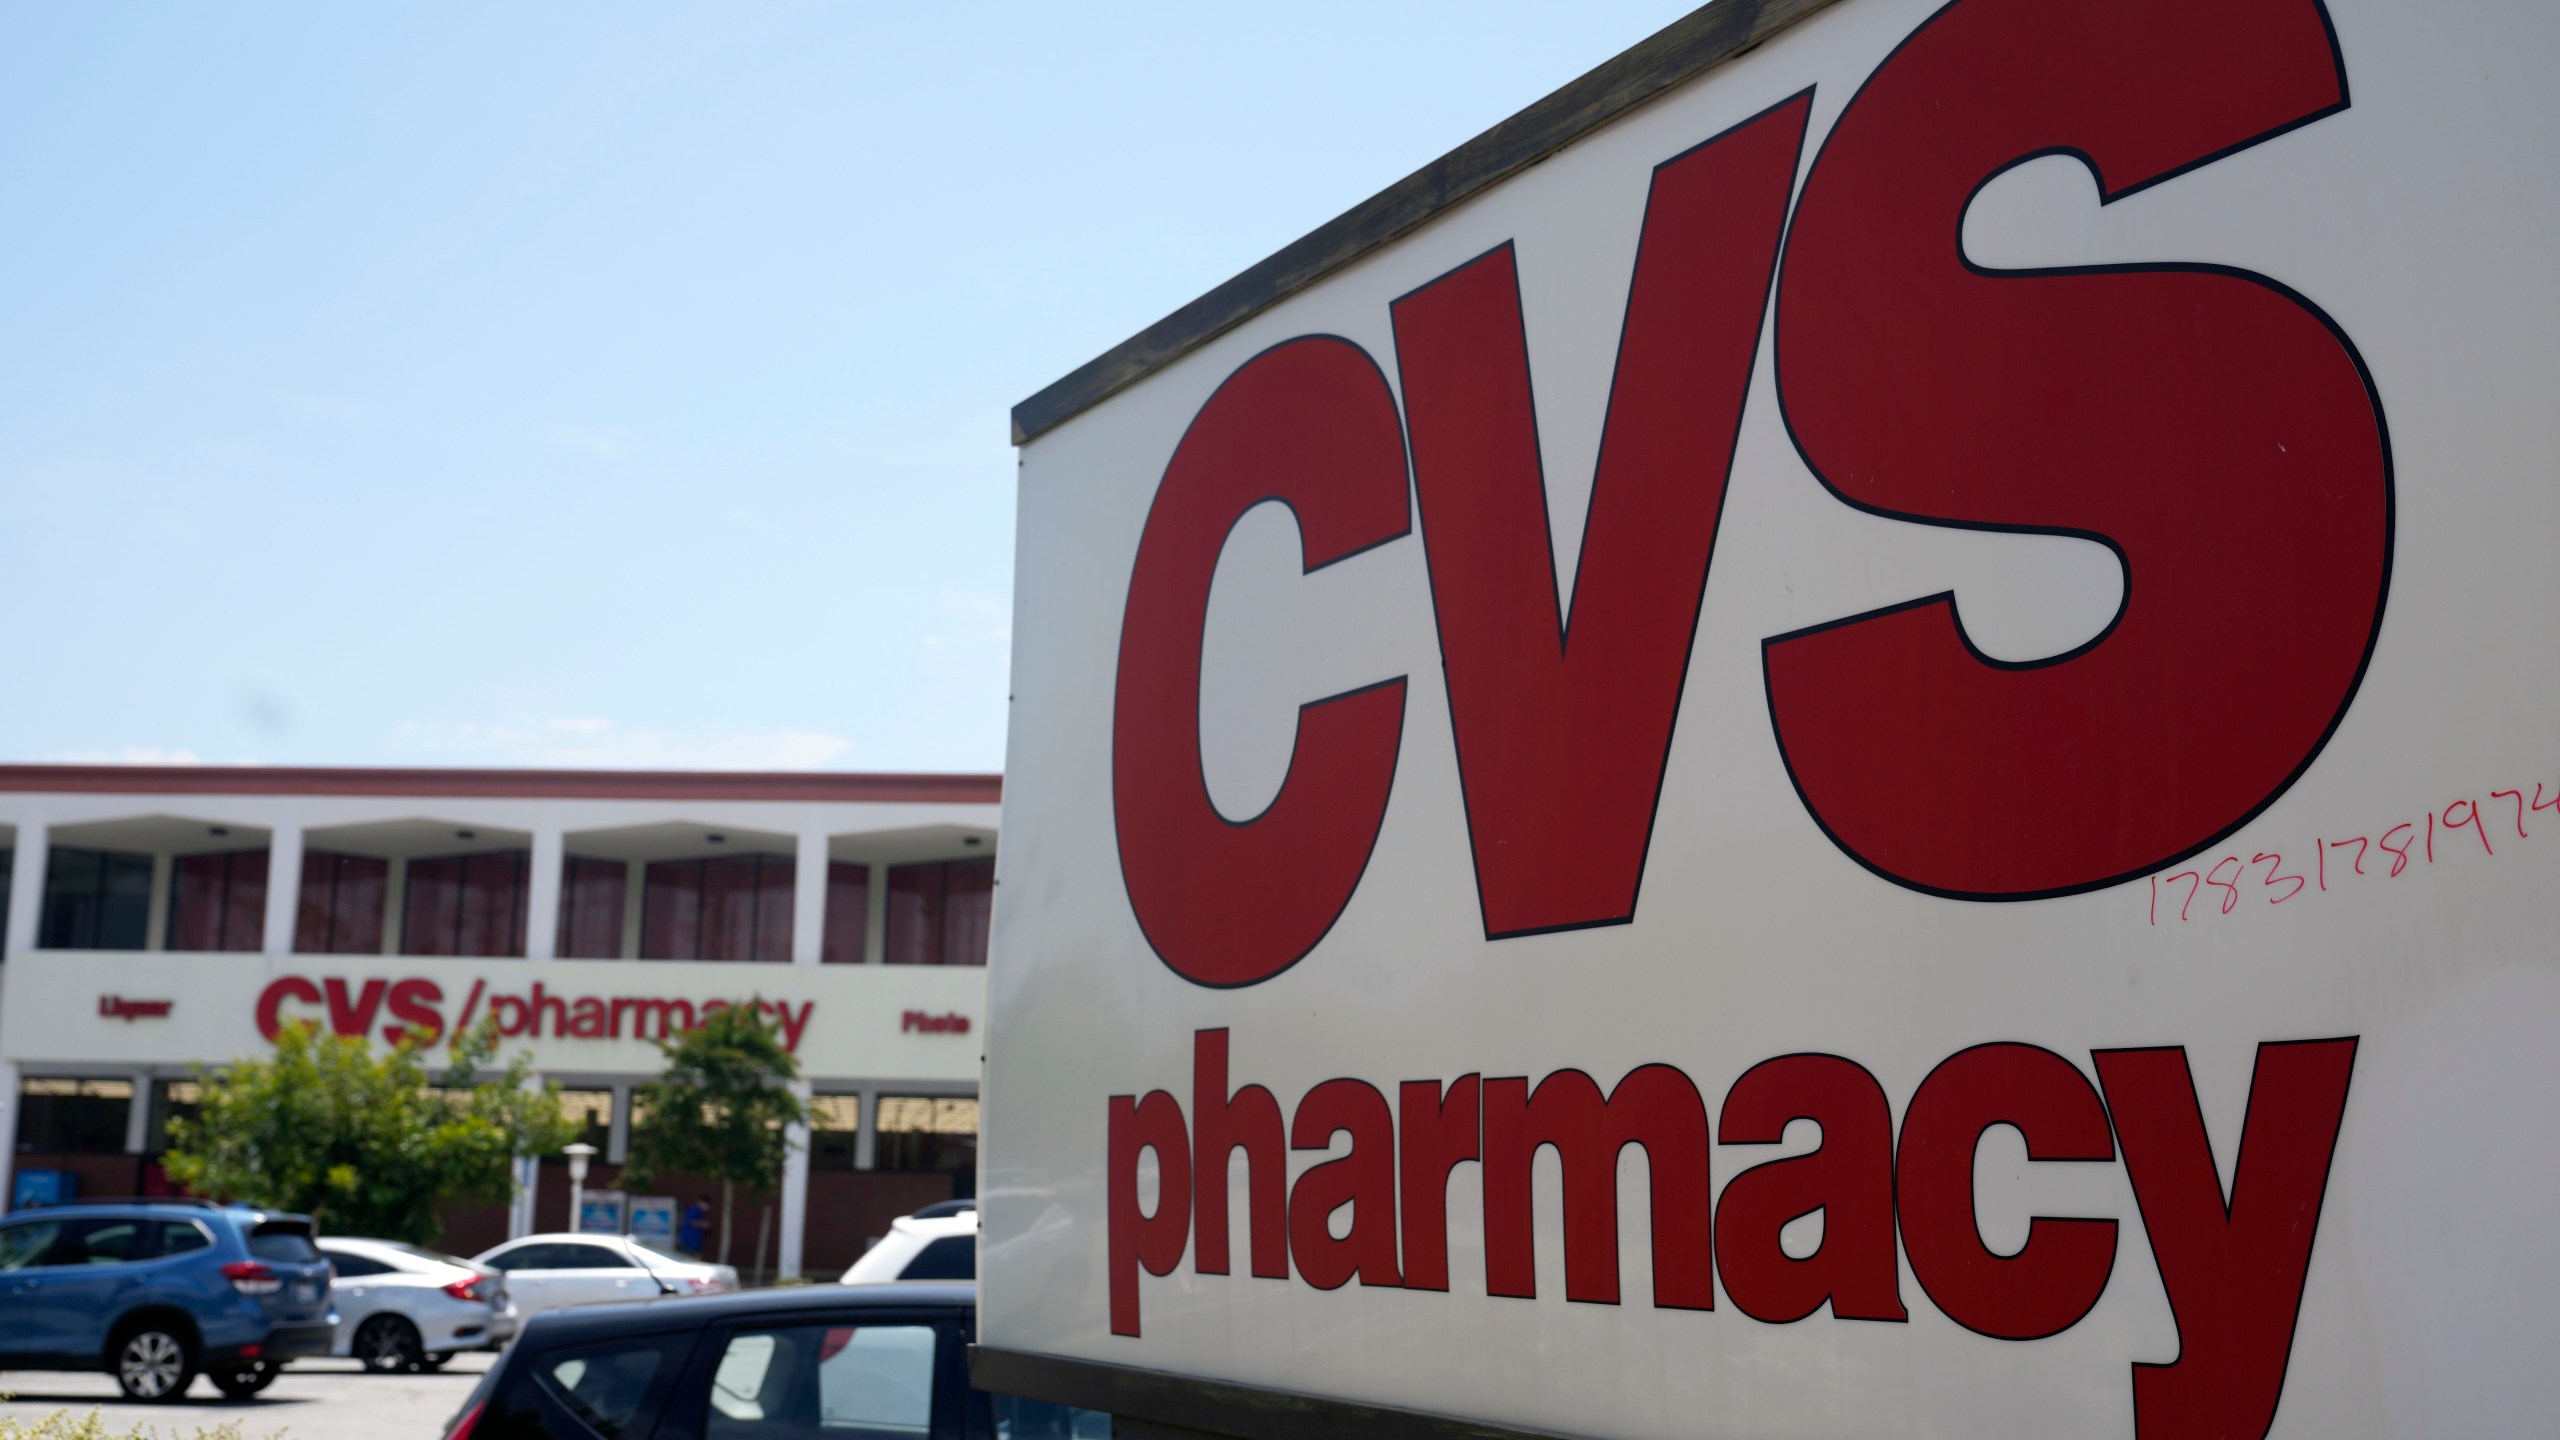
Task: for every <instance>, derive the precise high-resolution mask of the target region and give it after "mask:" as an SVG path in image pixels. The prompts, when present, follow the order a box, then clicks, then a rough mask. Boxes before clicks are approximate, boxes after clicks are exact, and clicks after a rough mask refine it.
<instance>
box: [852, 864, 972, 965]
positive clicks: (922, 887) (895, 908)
mask: <svg viewBox="0 0 2560 1440" xmlns="http://www.w3.org/2000/svg"><path fill="white" fill-rule="evenodd" d="M995 892H996V862H995V860H994V858H993V857H989V858H987V859H984V860H945V861H937V862H935V863H933V864H930V865H892V866H890V867H889V934H888V942H887V946H886V948H887V950H888V952H889V953H888V954H886V955H883V956H882V957H880V958H881V960H882V961H883V962H884V963H886V964H890V965H984V964H986V963H987V916H988V914H989V911H990V909H991V905H992V902H993V901H994V899H995Z"/></svg>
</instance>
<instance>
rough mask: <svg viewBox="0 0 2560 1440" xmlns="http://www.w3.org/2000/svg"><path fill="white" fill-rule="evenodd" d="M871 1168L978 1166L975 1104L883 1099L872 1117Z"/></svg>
mask: <svg viewBox="0 0 2560 1440" xmlns="http://www.w3.org/2000/svg"><path fill="white" fill-rule="evenodd" d="M872 1128H873V1130H874V1131H875V1132H877V1133H876V1134H875V1135H874V1136H873V1137H872V1142H871V1145H872V1154H871V1168H872V1169H874V1170H928V1171H941V1172H950V1171H955V1170H956V1171H967V1172H970V1173H972V1174H974V1173H976V1171H977V1168H978V1102H977V1101H976V1100H974V1099H959V1098H956V1097H950V1096H921V1095H883V1096H881V1097H880V1108H879V1111H878V1113H876V1114H875V1115H874V1116H873V1117H872Z"/></svg>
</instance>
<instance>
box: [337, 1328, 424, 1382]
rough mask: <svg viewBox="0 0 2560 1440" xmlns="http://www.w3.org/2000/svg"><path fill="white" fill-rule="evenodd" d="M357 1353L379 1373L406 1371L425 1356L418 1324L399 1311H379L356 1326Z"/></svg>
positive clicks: (415, 1367)
mask: <svg viewBox="0 0 2560 1440" xmlns="http://www.w3.org/2000/svg"><path fill="white" fill-rule="evenodd" d="M353 1350H354V1354H355V1357H356V1358H357V1359H358V1360H361V1361H363V1362H364V1368H366V1369H367V1370H370V1371H372V1372H373V1373H374V1374H376V1375H405V1374H407V1373H408V1372H410V1371H412V1370H415V1369H417V1368H418V1366H419V1364H420V1363H421V1362H422V1361H424V1360H425V1359H426V1353H427V1352H426V1347H425V1346H424V1345H422V1344H420V1343H419V1341H418V1327H417V1326H415V1325H412V1324H410V1323H409V1322H408V1321H406V1320H403V1319H401V1318H400V1317H399V1316H397V1315H376V1316H374V1317H372V1318H371V1319H369V1320H367V1321H365V1322H364V1323H363V1324H362V1325H359V1326H357V1327H356V1342H355V1345H354V1347H353Z"/></svg>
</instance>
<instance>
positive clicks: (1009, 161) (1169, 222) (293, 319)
mask: <svg viewBox="0 0 2560 1440" xmlns="http://www.w3.org/2000/svg"><path fill="white" fill-rule="evenodd" d="M1687 8H1688V7H1687V6H1686V5H1684V4H1681V3H1677V0H1671V3H1650V4H1648V3H1633V0H1624V3H1583V4H1576V5H1570V6H1557V5H1538V4H1486V3H1474V4H1456V3H1447V4H1427V5H1426V4H1409V5H1400V4H1393V3H1377V0H1371V3H1354V4H1305V3H1293V4H1288V5H1276V4H1271V5H1263V4H1250V5H1249V4H1235V5H1199V4H1188V5H1145V6H1140V5H1122V6H1116V7H1111V8H1109V9H1108V10H1104V9H1102V8H1100V7H1064V6H1034V5H1019V6H1016V5H1001V6H999V5H983V6H956V5H955V6H888V5H874V4H851V3H835V4H794V3H744V4H723V5H716V6H715V5H709V4H704V5H699V6H671V5H660V4H647V3H617V4H610V5H608V4H571V3H543V4H535V5H513V4H510V5H495V4H491V5H479V6H469V5H461V4H455V5H437V6H415V7H404V6H381V5H345V4H333V5H309V6H275V5H270V6H255V5H243V6H187V7H181V6H150V7H145V6H109V5H18V6H11V7H8V8H6V9H5V10H0V395H5V397H6V398H5V400H0V575H5V576H6V577H7V584H8V594H9V597H10V599H9V604H8V607H7V608H8V623H7V624H6V625H5V626H0V637H4V638H0V677H4V678H0V684H5V687H6V688H5V693H6V695H7V697H8V703H6V704H5V705H0V759H8V760H137V761H181V762H186V761H201V762H207V763H226V762H235V761H253V762H260V763H268V764H394V765H441V764H462V765H620V766H720V767H755V768H811V769H866V770H935V769H993V768H995V767H996V766H997V765H998V764H999V763H1000V762H1001V760H1002V757H1003V741H1004V720H1005V704H1004V695H1005V667H1006V647H1007V643H1008V640H1007V627H1008V612H1009V605H1010V600H1009V591H1010V582H1009V570H1010V566H1011V561H1012V545H1013V495H1012V486H1013V456H1012V451H1011V449H1010V447H1009V446H1008V444H1007V443H1006V442H1007V429H1006V411H1007V409H1008V408H1009V407H1010V406H1011V405H1012V404H1013V402H1014V401H1016V400H1019V399H1021V398H1023V397H1024V396H1026V395H1028V394H1030V393H1031V392H1032V391H1034V390H1036V389H1038V388H1039V387H1040V386H1042V385H1044V384H1046V383H1048V382H1049V381H1050V380H1053V379H1055V378H1057V377H1058V376H1059V375H1061V374H1064V373H1065V372H1066V371H1068V370H1069V369H1072V368H1073V367H1074V366H1076V365H1077V364H1080V363H1082V362H1083V361H1084V360H1086V359H1088V358H1090V357H1091V356H1093V355H1094V354H1096V353H1099V352H1100V351H1102V350H1103V349H1106V348H1108V347H1109V346H1110V345H1112V344H1114V343H1116V342H1117V341H1119V340H1120V339H1122V338H1124V337H1125V336H1126V335H1128V334H1129V333H1130V332H1132V331H1134V330H1136V329H1138V328H1139V327H1141V326H1143V325H1145V324H1147V323H1148V322H1150V321H1153V320H1154V319H1156V318H1157V317H1158V316H1160V315H1162V314H1163V313H1165V312H1166V311H1168V310H1170V309H1172V308H1174V307H1175V306H1177V305H1179V304H1181V303H1182V302H1184V301H1186V300H1188V299H1190V298H1191V297H1193V296H1194V295H1196V294H1198V293H1199V292H1201V291H1203V290H1205V289H1207V288H1209V287H1210V286H1212V285H1214V284H1216V283H1217V282H1218V281H1220V280H1223V279H1225V278H1226V277H1227V276H1229V275H1230V274H1233V273H1234V272H1235V271H1237V270H1239V269H1241V268H1243V267H1244V266H1246V265H1249V264H1251V263H1252V262H1253V261H1255V260H1257V259H1260V258H1261V257H1262V256H1263V255H1265V254H1267V253H1269V252H1270V251H1271V250H1273V249H1276V248H1277V247H1278V246H1280V245H1282V244H1284V243H1286V242H1287V241H1289V240H1291V239H1293V238H1295V237H1296V236H1298V235H1299V234H1301V233H1303V232H1304V231H1306V230H1308V229H1310V228H1312V227H1313V226H1315V225H1316V224H1318V223H1320V222H1322V221H1324V220H1325V219H1328V218H1330V217H1331V216H1332V215H1334V214H1335V213H1337V212H1338V211H1340V210H1342V209H1344V208H1346V207H1348V206H1349V205H1351V204H1352V203H1354V202H1356V201H1358V200H1360V199H1361V198H1363V197H1365V196H1366V195H1368V194H1370V193H1371V192H1373V191H1375V190H1377V189H1378V188H1380V187H1381V186H1383V185H1386V184H1388V183H1390V182H1392V181H1393V180H1395V179H1396V178H1398V177H1399V176H1401V175H1403V174H1404V173H1405V172H1407V171H1409V170H1411V169H1412V168H1414V167H1415V166H1417V165H1420V164H1422V163H1423V162H1425V161H1427V160H1429V159H1431V158H1433V157H1434V156H1436V155H1438V154H1439V153H1440V152H1442V151H1444V150H1446V149H1447V148H1449V147H1450V146H1451V145H1454V144H1456V143H1457V142H1458V141H1460V140H1463V139H1465V138H1466V137H1468V136H1469V135H1472V134H1474V133H1475V132H1476V131H1478V130H1480V129H1482V128H1483V127H1485V126H1486V125H1488V124H1490V123H1492V122H1493V121H1495V120H1498V119H1500V118H1502V117H1503V116H1505V115H1507V114H1509V113H1510V112H1512V111H1513V110H1516V109H1518V108H1519V107H1520V106H1522V105H1525V104H1527V103H1528V102H1529V101H1531V100H1533V99H1535V98H1537V97H1538V96H1540V95H1542V94H1544V93H1545V92H1547V91H1548V90H1551V89H1553V88H1554V87H1556V86H1557V85H1559V84H1562V83H1563V82H1565V81H1566V80H1569V79H1571V78H1572V77H1573V76H1575V75H1577V74H1579V73H1580V72H1582V71H1583V70H1585V69H1587V68H1589V67H1590V66H1592V65H1594V64H1597V63H1599V62H1600V61H1602V60H1604V59H1606V58H1608V57H1609V56H1610V55H1612V54H1615V53H1616V52H1617V51H1619V50H1620V49H1623V48H1624V47H1626V46H1627V45H1630V44H1632V43H1634V42H1635V41H1637V40H1639V39H1641V38H1643V37H1644V36H1645V35H1647V34H1650V33H1651V32H1652V31H1653V30H1655V29H1657V28H1659V27H1660V26H1661V25H1664V24H1666V23H1668V22H1669V21H1671V20H1672V19H1674V18H1677V16H1678V15H1680V14H1681V13H1683V11H1684V10H1685V9H1687Z"/></svg>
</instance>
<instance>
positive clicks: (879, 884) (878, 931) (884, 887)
mask: <svg viewBox="0 0 2560 1440" xmlns="http://www.w3.org/2000/svg"><path fill="white" fill-rule="evenodd" d="M863 894H865V895H866V896H868V897H870V904H869V905H867V906H865V907H864V913H863V916H862V963H864V964H865V965H877V964H880V963H881V962H882V961H885V960H887V959H888V958H889V867H888V866H886V865H884V864H882V863H880V862H879V861H876V860H875V861H873V862H872V863H871V879H870V882H869V883H868V884H866V885H865V886H864V887H863Z"/></svg>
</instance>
